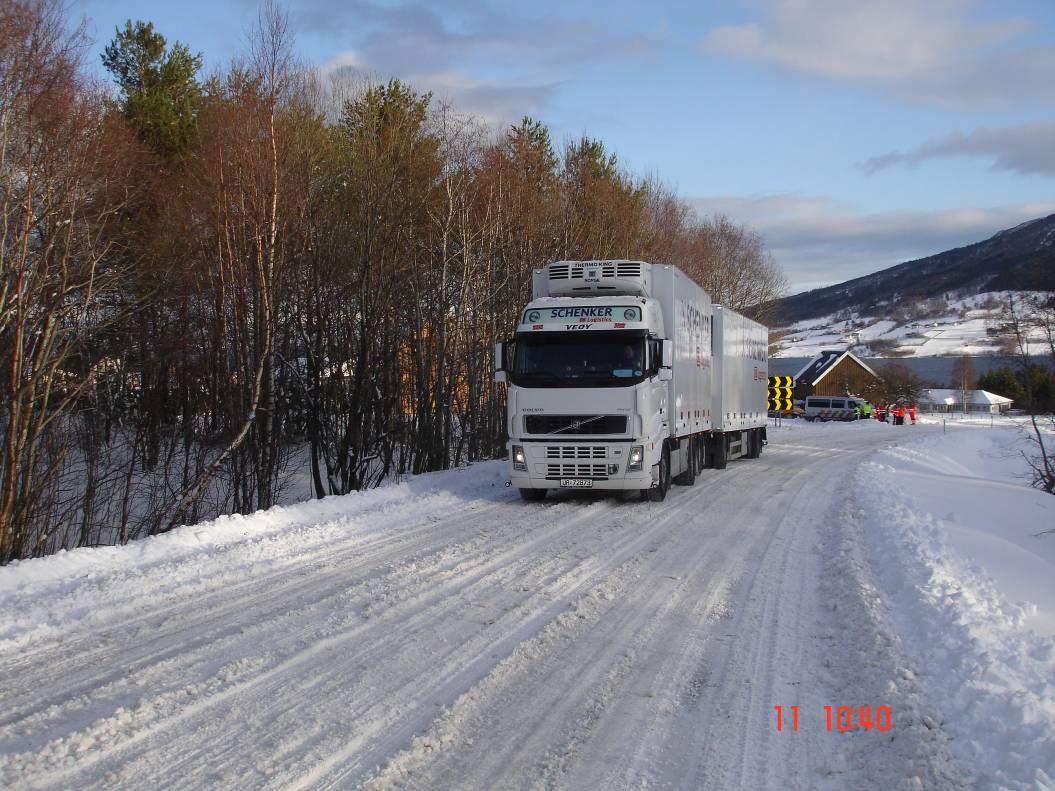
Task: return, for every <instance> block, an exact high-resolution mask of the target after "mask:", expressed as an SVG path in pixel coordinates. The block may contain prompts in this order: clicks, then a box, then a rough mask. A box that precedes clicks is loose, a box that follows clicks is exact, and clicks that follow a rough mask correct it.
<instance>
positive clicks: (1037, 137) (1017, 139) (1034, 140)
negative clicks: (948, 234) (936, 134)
mask: <svg viewBox="0 0 1055 791" xmlns="http://www.w3.org/2000/svg"><path fill="white" fill-rule="evenodd" d="M941 157H983V158H986V159H990V160H992V163H993V169H994V170H1007V171H1011V172H1013V173H1021V174H1031V173H1032V174H1040V175H1045V176H1055V121H1042V122H1036V123H1030V124H1021V125H1019V126H1005V127H982V128H980V129H975V130H974V131H972V132H970V133H968V134H966V135H964V134H959V133H957V134H952V135H947V136H945V137H941V138H936V139H934V140H928V141H927V142H925V143H923V144H922V145H921V146H919V147H917V148H915V149H913V150H912V151H905V152H901V151H894V152H891V153H888V154H882V155H881V156H878V157H872V158H871V159H869V160H867V161H865V162H864V163H862V165H863V167H864V169H865V170H866V171H867V172H869V173H874V172H876V171H877V170H882V169H883V168H889V167H893V166H896V165H909V166H916V165H918V164H920V163H921V162H924V161H926V160H928V159H938V158H941Z"/></svg>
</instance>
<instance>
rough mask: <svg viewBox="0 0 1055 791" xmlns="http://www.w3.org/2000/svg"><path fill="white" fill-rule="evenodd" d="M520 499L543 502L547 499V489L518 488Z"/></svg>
mask: <svg viewBox="0 0 1055 791" xmlns="http://www.w3.org/2000/svg"><path fill="white" fill-rule="evenodd" d="M517 491H519V492H520V499H521V500H524V501H526V502H529V503H541V502H542V501H543V500H545V499H546V492H547V491H548V490H547V489H518V490H517Z"/></svg>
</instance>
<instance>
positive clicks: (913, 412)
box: [908, 404, 916, 426]
mask: <svg viewBox="0 0 1055 791" xmlns="http://www.w3.org/2000/svg"><path fill="white" fill-rule="evenodd" d="M908 416H909V418H910V419H911V420H912V425H913V426H914V425H916V405H915V404H909V405H908Z"/></svg>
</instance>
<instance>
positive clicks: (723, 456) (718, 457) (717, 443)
mask: <svg viewBox="0 0 1055 791" xmlns="http://www.w3.org/2000/svg"><path fill="white" fill-rule="evenodd" d="M711 450H712V451H714V452H713V453H711V466H712V467H714V469H716V470H724V469H725V467H726V465H727V464H728V463H729V444H728V443H727V442H726V439H725V434H719V435H717V436H716V437H715V438H714V440H713V443H712V445H711Z"/></svg>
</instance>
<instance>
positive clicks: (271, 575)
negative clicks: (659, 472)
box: [0, 424, 971, 789]
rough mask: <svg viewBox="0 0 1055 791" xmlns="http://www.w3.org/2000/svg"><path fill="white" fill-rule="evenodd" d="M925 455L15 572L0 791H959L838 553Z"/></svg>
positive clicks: (853, 549)
mask: <svg viewBox="0 0 1055 791" xmlns="http://www.w3.org/2000/svg"><path fill="white" fill-rule="evenodd" d="M933 431H938V432H940V428H939V429H934V428H925V427H916V428H915V429H904V430H897V429H894V428H893V427H889V426H886V425H877V424H867V425H863V424H862V425H838V426H836V425H825V426H809V427H808V426H801V427H796V430H794V431H786V432H779V431H778V432H773V434H774V441H773V443H772V444H771V446H770V447H769V448H767V449H766V452H765V453H764V454H763V456H762V458H761V459H760V460H757V461H739V462H735V463H733V464H730V466H729V469H727V470H725V471H721V472H718V471H707V472H706V473H705V474H703V475H701V476H700V477H699V478H698V479H697V482H696V484H695V486H693V487H691V488H684V487H675V488H674V489H673V490H672V492H671V496H669V497H668V498H667V500H666V502H664V503H661V504H651V503H640V502H628V501H620V500H616V499H600V498H596V499H590V498H586V499H583V498H575V499H573V498H561V499H554V500H549V501H547V502H546V503H544V504H541V505H538V504H526V503H522V502H520V500H519V498H517V496H516V493H515V491H513V490H510V489H506V488H505V487H504V486H503V482H504V480H505V475H504V471H505V468H504V466H503V465H502V464H499V463H492V464H483V465H476V466H474V467H472V468H470V469H466V470H460V471H453V472H449V473H442V474H436V475H428V476H421V477H420V478H417V479H414V480H413V481H410V482H408V483H403V484H399V485H395V486H390V487H385V488H383V489H380V490H377V491H374V492H369V493H364V494H360V495H352V496H349V497H344V498H329V499H327V500H325V501H322V502H319V503H307V504H303V505H300V506H293V507H289V508H279V509H273V510H272V511H269V512H266V513H263V514H257V515H253V516H250V517H244V518H229V519H223V520H218V521H217V522H216V523H213V524H211V525H205V526H197V527H193V528H183V529H181V530H179V531H175V532H174V533H172V534H169V535H167V536H162V537H159V538H157V539H151V540H149V541H145V542H139V543H138V544H137V545H133V546H129V547H123V548H116V549H100V550H87V551H79V552H74V553H68V554H66V555H61V556H58V557H54V558H47V559H44V560H40V561H30V562H27V563H22V564H15V565H13V566H10V567H8V568H7V569H2V570H0V605H2V609H0V787H4V788H12V787H15V788H18V787H32V788H36V787H46V788H94V787H113V786H125V787H148V788H158V787H162V788H181V789H186V788H203V787H213V788H215V787H223V788H346V787H358V786H365V787H368V788H389V787H394V786H408V787H413V788H479V789H489V788H523V787H539V788H550V787H557V788H573V789H578V788H583V789H602V788H604V789H607V788H642V787H646V788H647V787H669V788H716V789H733V788H803V789H805V788H846V787H856V788H873V787H874V788H880V787H882V788H895V787H898V784H899V783H900V784H902V785H903V786H904V787H906V788H924V787H926V788H957V787H969V786H970V784H971V780H970V775H969V774H968V772H967V771H966V770H965V769H963V768H961V766H960V765H959V764H958V763H957V759H956V758H955V757H954V756H953V755H952V753H951V750H950V745H949V742H950V738H949V737H948V736H947V735H946V733H945V729H944V728H943V727H942V726H941V722H940V720H941V716H940V714H939V713H936V712H935V711H931V710H929V709H928V708H927V706H928V705H930V703H928V701H927V700H926V695H925V691H921V689H920V687H919V682H918V681H917V680H915V679H914V678H913V674H912V673H911V672H910V671H909V670H907V669H906V668H907V667H908V663H907V661H906V660H905V659H904V657H903V656H902V649H901V648H900V647H899V646H898V645H897V644H896V639H892V638H891V636H890V635H889V634H888V633H887V631H885V627H884V624H883V623H880V620H881V618H882V616H881V614H877V612H876V608H875V602H874V601H873V599H874V598H875V596H877V594H876V592H875V590H874V588H872V587H871V586H870V584H869V583H868V580H867V578H866V576H867V574H868V564H867V561H866V559H864V558H857V556H858V555H860V554H861V552H863V550H862V549H861V547H860V546H859V544H860V542H855V539H854V537H853V535H851V533H852V531H851V530H850V528H849V527H848V526H849V525H851V524H853V523H854V520H855V514H854V509H855V507H856V506H855V505H854V498H853V497H852V487H853V485H854V481H855V473H857V472H858V471H859V469H860V468H861V465H862V464H863V463H865V462H866V461H867V460H868V459H871V458H872V457H873V456H874V455H875V453H876V451H877V450H878V449H880V448H883V447H887V446H890V445H891V443H900V442H903V441H906V440H908V439H909V438H911V439H917V440H918V439H919V438H920V437H921V436H922V435H924V434H926V433H927V432H933ZM855 558H857V560H856V561H855ZM777 705H780V706H783V707H785V708H784V712H785V723H784V729H783V731H778V730H777V727H776V714H775V712H774V708H773V707H774V706H777ZM825 705H831V706H833V707H834V706H840V705H846V706H854V707H857V706H861V705H870V706H872V707H877V706H879V705H888V706H890V707H891V708H892V711H893V725H892V728H891V729H890V731H888V732H879V731H878V730H876V729H872V730H863V729H861V730H857V731H854V732H852V733H838V732H828V731H827V730H826V728H825V711H824V706H825ZM791 706H797V707H799V716H800V724H799V728H798V731H797V732H794V731H792V729H791V724H790V717H791V709H790V707H791ZM927 720H929V723H928V722H927Z"/></svg>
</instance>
